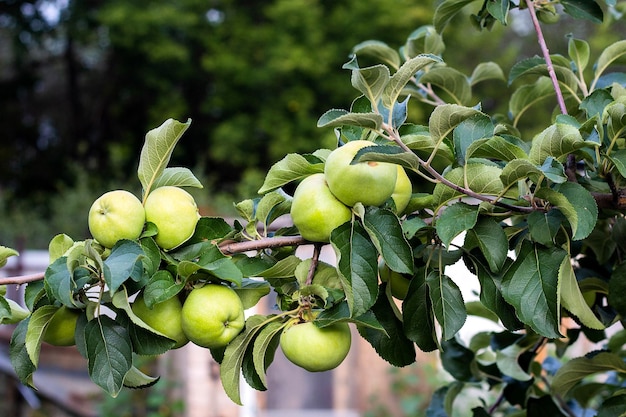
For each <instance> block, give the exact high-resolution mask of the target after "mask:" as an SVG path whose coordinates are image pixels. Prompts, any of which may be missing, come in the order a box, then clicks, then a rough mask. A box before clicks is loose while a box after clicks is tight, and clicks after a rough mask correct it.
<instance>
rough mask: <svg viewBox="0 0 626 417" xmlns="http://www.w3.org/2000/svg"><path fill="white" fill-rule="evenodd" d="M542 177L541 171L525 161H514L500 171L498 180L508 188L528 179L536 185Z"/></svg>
mask: <svg viewBox="0 0 626 417" xmlns="http://www.w3.org/2000/svg"><path fill="white" fill-rule="evenodd" d="M542 175H543V172H542V171H541V169H539V168H538V167H537V166H536V165H535V164H533V163H532V162H530V161H529V160H527V159H514V160H512V161H510V162H509V163H508V164H506V166H505V167H504V168H503V169H502V173H501V174H500V180H502V184H503V185H504V186H505V187H510V186H511V185H513V184H515V183H516V182H517V181H519V180H525V179H526V178H530V180H531V181H533V182H535V183H537V182H538V181H539V178H540V177H541V176H542Z"/></svg>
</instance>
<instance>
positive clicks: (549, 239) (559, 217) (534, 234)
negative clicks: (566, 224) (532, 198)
mask: <svg viewBox="0 0 626 417" xmlns="http://www.w3.org/2000/svg"><path fill="white" fill-rule="evenodd" d="M527 219H528V231H529V232H530V236H531V238H532V240H534V241H535V242H538V243H541V244H542V245H545V246H551V245H554V239H555V238H556V235H557V233H558V232H559V230H560V229H561V224H562V223H563V220H564V216H563V214H562V213H561V212H560V211H559V210H550V211H548V212H542V211H533V212H532V213H530V214H529V215H528V217H527Z"/></svg>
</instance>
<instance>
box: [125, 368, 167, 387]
mask: <svg viewBox="0 0 626 417" xmlns="http://www.w3.org/2000/svg"><path fill="white" fill-rule="evenodd" d="M159 379H161V378H160V377H153V376H149V375H146V374H144V373H143V372H141V371H140V370H139V369H137V368H136V367H134V366H132V367H131V368H130V370H129V371H128V372H127V373H126V376H125V377H124V386H125V387H127V388H149V387H151V386H153V385H154V384H156V383H157V382H159Z"/></svg>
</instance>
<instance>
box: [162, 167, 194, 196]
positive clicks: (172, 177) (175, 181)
mask: <svg viewBox="0 0 626 417" xmlns="http://www.w3.org/2000/svg"><path fill="white" fill-rule="evenodd" d="M167 185H169V186H173V187H195V188H202V183H201V182H200V180H198V178H196V176H195V175H193V173H192V172H191V170H190V169H189V168H181V167H176V168H165V169H164V170H163V173H162V174H161V175H159V176H158V177H157V178H156V179H155V180H154V183H153V184H152V189H153V190H154V189H155V188H159V187H164V186H167Z"/></svg>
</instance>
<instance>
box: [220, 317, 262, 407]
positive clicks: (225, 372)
mask: <svg viewBox="0 0 626 417" xmlns="http://www.w3.org/2000/svg"><path fill="white" fill-rule="evenodd" d="M266 320H267V317H265V316H261V315H254V316H251V317H249V318H248V319H247V320H246V326H245V328H244V330H243V331H242V332H241V333H239V335H237V337H235V338H234V339H233V341H232V342H230V343H229V344H228V346H226V350H225V352H224V359H223V361H222V363H221V364H220V379H221V381H222V386H223V387H224V391H226V395H228V398H230V399H231V400H232V401H233V402H234V403H235V404H239V405H242V404H241V395H240V387H239V382H240V380H241V366H242V364H243V361H244V356H245V355H246V351H247V349H248V346H249V345H250V343H251V342H252V340H253V339H254V337H255V336H256V334H257V333H258V332H259V330H261V328H262V327H263V326H264V325H265V323H266Z"/></svg>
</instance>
